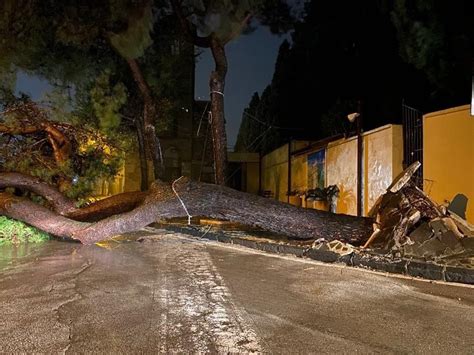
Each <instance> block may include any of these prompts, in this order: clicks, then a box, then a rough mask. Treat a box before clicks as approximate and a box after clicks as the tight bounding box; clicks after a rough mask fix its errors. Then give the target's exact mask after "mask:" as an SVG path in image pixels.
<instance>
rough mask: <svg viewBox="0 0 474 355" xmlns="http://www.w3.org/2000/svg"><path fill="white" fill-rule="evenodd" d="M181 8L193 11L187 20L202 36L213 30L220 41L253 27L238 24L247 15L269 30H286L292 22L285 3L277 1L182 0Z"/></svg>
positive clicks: (248, 31) (275, 31) (277, 31)
mask: <svg viewBox="0 0 474 355" xmlns="http://www.w3.org/2000/svg"><path fill="white" fill-rule="evenodd" d="M184 7H185V8H187V11H189V12H193V13H194V15H193V16H192V17H191V21H192V22H193V24H194V25H195V26H196V27H197V28H198V29H199V32H200V33H201V35H202V36H208V35H210V34H211V33H214V34H215V35H217V37H218V38H220V39H221V40H223V41H228V40H231V39H233V38H235V37H238V36H239V35H240V34H242V33H244V34H247V33H250V32H252V31H253V30H254V29H255V27H254V26H252V25H251V24H249V23H247V24H246V25H245V26H242V25H243V22H244V21H245V19H246V17H247V16H248V15H250V17H251V18H252V19H256V20H257V21H258V22H259V23H260V24H262V25H264V26H268V27H269V28H270V30H271V31H272V32H273V33H283V32H286V31H288V30H289V29H290V28H291V27H292V22H293V18H292V16H291V12H290V8H289V6H288V4H287V3H286V2H285V1H281V0H244V1H233V0H219V1H201V0H190V1H185V2H184Z"/></svg>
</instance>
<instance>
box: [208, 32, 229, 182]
mask: <svg viewBox="0 0 474 355" xmlns="http://www.w3.org/2000/svg"><path fill="white" fill-rule="evenodd" d="M211 51H212V56H213V57H214V62H215V64H216V67H215V70H214V71H213V72H212V73H211V76H210V80H209V88H210V92H211V119H212V121H211V129H212V140H213V146H214V165H215V177H216V184H217V185H225V183H226V166H227V134H226V131H225V117H224V87H225V77H226V74H227V58H226V55H225V49H224V45H223V44H222V42H221V41H220V40H219V39H218V38H217V36H216V35H212V36H211Z"/></svg>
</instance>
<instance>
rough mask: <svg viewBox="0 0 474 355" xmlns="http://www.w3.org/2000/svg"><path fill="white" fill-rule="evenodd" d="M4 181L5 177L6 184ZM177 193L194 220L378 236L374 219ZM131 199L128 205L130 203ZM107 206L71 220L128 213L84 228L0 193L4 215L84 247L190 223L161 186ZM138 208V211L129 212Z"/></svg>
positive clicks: (202, 190) (223, 193)
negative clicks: (181, 220) (182, 220)
mask: <svg viewBox="0 0 474 355" xmlns="http://www.w3.org/2000/svg"><path fill="white" fill-rule="evenodd" d="M2 175H3V174H0V180H1V177H2ZM22 186H24V184H23V185H22ZM27 189H28V186H27ZM175 190H176V191H177V194H178V195H179V197H180V198H181V200H182V201H183V203H184V204H185V206H186V207H187V210H188V212H189V213H190V214H191V215H192V216H206V217H211V218H220V219H226V220H229V221H234V222H239V223H242V224H246V225H252V226H257V227H260V228H263V229H265V230H268V231H271V232H276V233H281V234H284V235H287V236H290V237H293V238H297V239H311V238H324V239H326V240H328V241H330V240H334V239H337V240H341V241H345V242H350V243H352V244H356V245H360V244H363V243H364V242H365V241H366V240H367V239H368V237H369V236H370V234H371V231H372V219H369V218H362V217H353V216H347V215H337V214H331V213H329V212H324V211H317V210H311V209H303V208H299V207H294V206H291V205H289V204H285V203H281V202H278V201H275V200H270V199H266V198H263V197H260V196H256V195H251V194H248V193H244V192H240V191H236V190H233V189H230V188H227V187H224V186H217V185H213V184H205V183H197V182H192V181H189V180H187V179H181V180H180V181H178V182H177V183H176V184H175ZM127 198H128V199H129V201H128V204H127V203H124V201H125V200H126V199H127ZM105 201H106V200H105ZM130 201H132V203H130ZM140 201H142V202H140ZM102 203H104V205H106V206H108V207H106V206H102V207H100V206H98V205H97V206H95V207H94V208H93V209H94V211H89V212H87V211H86V210H87V208H86V209H80V210H78V211H75V212H73V213H69V215H70V216H71V217H72V218H77V219H79V218H78V215H82V217H81V218H80V219H81V220H84V219H86V218H84V217H85V216H89V217H90V216H95V217H97V216H98V213H103V212H104V211H105V212H106V213H103V214H102V215H101V217H102V216H107V215H109V214H110V213H112V212H116V213H120V212H124V213H120V214H116V215H113V216H111V217H108V218H105V219H102V220H100V221H98V222H94V223H90V222H87V223H86V222H79V221H77V220H74V219H72V218H66V217H64V216H61V215H59V214H57V213H55V212H52V211H50V210H49V209H47V208H45V207H43V206H40V205H38V204H35V203H33V202H31V201H29V200H27V199H24V198H22V197H17V196H13V195H11V194H8V193H0V214H2V215H5V216H7V217H11V218H14V219H18V220H21V221H24V222H26V223H28V224H31V225H33V226H35V227H37V228H39V229H42V230H44V231H45V232H48V233H51V234H53V235H57V236H62V237H69V238H72V239H76V240H79V241H81V242H82V243H84V244H91V243H95V242H98V241H101V240H105V239H108V238H110V237H112V236H115V235H118V234H121V233H126V232H131V231H136V230H139V229H141V228H143V227H145V226H146V225H148V224H150V223H153V222H156V221H159V220H163V219H169V218H175V217H187V213H186V212H185V209H184V208H183V206H182V205H181V202H180V200H179V199H178V197H177V195H176V194H175V193H174V192H173V190H172V188H171V186H170V185H168V184H165V183H162V182H159V181H156V182H154V183H153V184H152V187H151V189H150V191H148V192H147V193H146V194H145V193H144V194H143V195H142V196H140V198H137V194H136V193H132V194H130V193H128V194H120V195H116V196H113V197H112V198H110V199H109V201H108V202H102ZM125 205H126V206H127V208H122V209H121V210H119V209H117V210H114V208H117V206H125ZM134 205H135V206H136V207H135V208H134V209H131V210H130V211H128V212H125V211H127V209H128V208H132V207H133V206H134ZM88 208H89V207H88ZM89 209H90V208H89ZM80 211H83V212H80Z"/></svg>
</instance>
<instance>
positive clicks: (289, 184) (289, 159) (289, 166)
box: [286, 138, 291, 203]
mask: <svg viewBox="0 0 474 355" xmlns="http://www.w3.org/2000/svg"><path fill="white" fill-rule="evenodd" d="M290 193H291V138H290V140H289V141H288V191H287V193H286V195H287V202H288V203H290Z"/></svg>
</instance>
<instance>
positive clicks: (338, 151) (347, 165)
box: [326, 138, 357, 214]
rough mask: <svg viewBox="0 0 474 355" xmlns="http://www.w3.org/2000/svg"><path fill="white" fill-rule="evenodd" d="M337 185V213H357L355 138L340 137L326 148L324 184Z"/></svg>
mask: <svg viewBox="0 0 474 355" xmlns="http://www.w3.org/2000/svg"><path fill="white" fill-rule="evenodd" d="M329 185H337V186H338V187H339V190H340V192H339V199H338V201H337V210H336V212H337V213H345V214H357V139H354V138H351V139H347V140H345V139H341V140H339V141H336V142H333V143H330V144H329V145H328V148H327V150H326V186H329Z"/></svg>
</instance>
